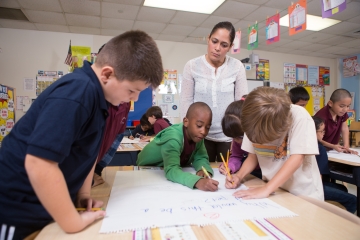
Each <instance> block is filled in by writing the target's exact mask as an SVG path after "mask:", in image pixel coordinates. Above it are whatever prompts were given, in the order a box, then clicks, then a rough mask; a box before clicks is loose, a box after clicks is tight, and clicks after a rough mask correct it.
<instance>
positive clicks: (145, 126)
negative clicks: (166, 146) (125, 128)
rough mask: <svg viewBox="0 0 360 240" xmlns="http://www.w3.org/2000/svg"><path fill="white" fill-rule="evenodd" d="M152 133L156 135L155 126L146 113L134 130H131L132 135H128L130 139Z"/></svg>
mask: <svg viewBox="0 0 360 240" xmlns="http://www.w3.org/2000/svg"><path fill="white" fill-rule="evenodd" d="M152 135H154V130H153V127H152V125H151V124H150V122H149V121H148V118H147V117H146V114H144V115H142V117H141V118H140V124H139V125H137V126H136V127H135V129H134V130H133V131H130V135H129V136H128V137H129V139H134V138H140V139H141V138H142V137H146V136H152Z"/></svg>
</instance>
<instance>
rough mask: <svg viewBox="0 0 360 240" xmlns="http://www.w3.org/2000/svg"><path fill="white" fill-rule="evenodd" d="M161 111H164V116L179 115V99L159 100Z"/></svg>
mask: <svg viewBox="0 0 360 240" xmlns="http://www.w3.org/2000/svg"><path fill="white" fill-rule="evenodd" d="M157 105H158V106H159V107H160V108H161V111H162V112H163V116H164V117H179V114H180V109H179V100H173V102H172V103H167V102H164V101H163V100H158V104H157Z"/></svg>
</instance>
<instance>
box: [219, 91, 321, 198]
mask: <svg viewBox="0 0 360 240" xmlns="http://www.w3.org/2000/svg"><path fill="white" fill-rule="evenodd" d="M240 121H241V126H242V128H243V131H244V132H245V136H244V140H243V142H242V149H243V150H245V151H247V152H248V153H249V155H248V157H247V159H246V161H245V162H244V164H243V166H242V167H241V169H240V171H239V172H237V173H236V174H234V175H232V176H231V177H230V176H227V179H226V184H225V185H226V187H227V188H237V187H238V186H239V185H240V183H241V180H242V179H243V178H244V177H245V176H246V175H247V174H249V173H251V172H252V171H253V170H254V169H255V167H256V166H257V164H259V165H260V168H261V171H262V176H263V180H265V181H267V183H266V185H264V186H262V187H257V188H250V189H248V190H240V191H237V192H235V193H234V196H236V197H241V198H243V199H252V198H265V197H268V196H269V195H270V194H271V193H272V192H274V191H275V190H276V189H277V188H279V187H281V188H283V189H284V190H287V191H289V192H290V193H292V194H294V195H306V196H309V197H312V198H316V199H319V200H324V194H323V187H322V183H321V178H320V173H319V169H318V167H317V164H316V159H315V154H319V150H318V148H317V138H316V131H315V126H314V122H313V120H312V118H311V117H310V115H309V113H308V112H307V111H306V110H305V109H304V108H303V107H300V106H297V105H292V104H291V101H290V98H289V96H288V95H287V94H286V92H285V91H284V90H282V89H276V88H271V87H259V88H256V89H255V90H253V91H252V92H250V93H249V95H248V96H247V98H246V100H245V102H244V105H243V109H242V113H241V117H240Z"/></svg>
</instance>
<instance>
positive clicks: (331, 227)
mask: <svg viewBox="0 0 360 240" xmlns="http://www.w3.org/2000/svg"><path fill="white" fill-rule="evenodd" d="M129 170H130V171H131V170H133V167H132V166H125V167H107V168H105V171H104V174H103V178H104V179H105V184H103V185H100V186H98V187H96V188H93V189H92V195H93V196H94V197H95V198H97V199H100V200H103V201H104V203H105V204H104V206H105V207H106V204H107V201H108V199H109V196H110V191H111V186H112V184H113V181H114V178H115V174H116V171H129ZM245 184H246V186H248V187H251V186H261V185H264V184H265V183H264V182H263V181H262V180H260V179H258V178H255V177H253V176H251V175H249V176H248V177H247V178H246V182H245ZM269 198H270V199H271V200H273V201H274V202H277V203H278V204H280V205H282V206H284V207H286V208H288V209H289V210H291V211H293V212H294V213H296V214H298V215H299V216H298V217H292V218H278V219H268V220H269V221H270V222H271V223H272V224H274V225H275V226H276V227H277V228H279V229H280V230H281V231H283V232H284V233H285V234H287V235H288V236H289V237H291V238H293V239H360V226H359V225H356V224H354V223H352V222H350V221H348V220H346V219H344V218H341V217H339V216H337V215H335V214H333V213H331V212H328V211H326V210H324V209H322V208H319V207H317V206H315V205H313V204H311V203H309V202H307V201H305V200H303V199H301V198H298V197H296V196H294V195H292V194H290V193H288V192H285V191H283V190H280V189H279V190H277V191H276V192H275V194H274V195H271V196H270V197H269ZM101 224H102V220H99V221H97V222H95V223H94V224H92V225H91V226H89V227H87V228H86V229H85V230H83V231H82V232H79V233H76V234H66V233H65V232H64V231H62V230H61V229H60V227H59V226H58V225H57V224H56V223H51V224H49V225H48V226H46V227H45V228H44V229H43V230H42V231H41V232H40V234H39V235H38V236H37V238H36V239H39V240H42V239H54V240H56V239H61V240H62V239H69V240H70V239H74V240H75V239H76V240H78V239H129V240H131V239H132V233H131V232H126V233H116V234H115V233H114V234H99V230H100V228H101ZM192 229H193V230H194V232H195V235H196V236H197V238H198V239H209V240H225V238H224V237H223V235H222V234H221V233H220V231H219V230H218V229H217V228H216V227H214V226H211V225H210V226H205V227H197V226H192Z"/></svg>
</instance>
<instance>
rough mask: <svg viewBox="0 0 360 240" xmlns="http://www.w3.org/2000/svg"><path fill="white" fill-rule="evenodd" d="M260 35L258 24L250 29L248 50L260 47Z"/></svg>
mask: <svg viewBox="0 0 360 240" xmlns="http://www.w3.org/2000/svg"><path fill="white" fill-rule="evenodd" d="M258 33H259V30H258V24H257V23H255V24H254V25H251V26H250V27H248V45H247V49H248V50H253V49H255V48H257V47H258V44H259V42H258V40H259V38H258Z"/></svg>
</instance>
